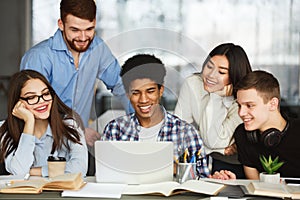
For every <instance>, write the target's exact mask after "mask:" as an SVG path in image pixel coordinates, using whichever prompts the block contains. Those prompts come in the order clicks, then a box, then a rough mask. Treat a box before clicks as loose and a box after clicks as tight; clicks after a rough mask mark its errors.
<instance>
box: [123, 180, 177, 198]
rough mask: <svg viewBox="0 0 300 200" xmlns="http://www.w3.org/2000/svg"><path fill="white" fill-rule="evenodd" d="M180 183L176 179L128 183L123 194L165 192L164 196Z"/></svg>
mask: <svg viewBox="0 0 300 200" xmlns="http://www.w3.org/2000/svg"><path fill="white" fill-rule="evenodd" d="M179 185H180V184H179V183H177V182H175V181H167V182H161V183H152V184H140V185H128V186H127V187H126V188H125V190H124V192H123V194H131V195H133V194H135V195H138V194H157V193H159V194H163V195H164V196H169V195H170V194H171V193H172V191H173V189H174V188H175V187H176V186H179Z"/></svg>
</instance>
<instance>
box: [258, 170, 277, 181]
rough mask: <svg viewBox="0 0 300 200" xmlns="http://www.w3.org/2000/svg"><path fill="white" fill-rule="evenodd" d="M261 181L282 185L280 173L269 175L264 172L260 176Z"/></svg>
mask: <svg viewBox="0 0 300 200" xmlns="http://www.w3.org/2000/svg"><path fill="white" fill-rule="evenodd" d="M259 180H260V181H261V182H266V183H280V173H276V174H267V173H265V172H262V173H260V174H259Z"/></svg>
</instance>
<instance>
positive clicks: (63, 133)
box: [0, 70, 84, 163]
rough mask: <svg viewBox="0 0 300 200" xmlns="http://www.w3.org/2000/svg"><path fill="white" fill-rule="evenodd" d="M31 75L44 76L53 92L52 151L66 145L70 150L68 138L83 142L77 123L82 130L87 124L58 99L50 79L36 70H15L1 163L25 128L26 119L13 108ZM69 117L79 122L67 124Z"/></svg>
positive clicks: (0, 141)
mask: <svg viewBox="0 0 300 200" xmlns="http://www.w3.org/2000/svg"><path fill="white" fill-rule="evenodd" d="M30 79H39V80H41V81H42V82H43V83H45V84H46V86H47V87H48V89H49V91H51V93H52V97H53V100H52V107H51V110H50V116H49V118H48V121H49V124H50V127H51V130H52V135H53V145H52V152H54V151H55V150H57V149H60V148H62V146H63V145H64V146H65V147H66V148H67V149H68V150H70V147H69V145H68V143H67V142H66V141H67V140H70V141H72V142H74V143H78V144H81V142H80V135H79V132H78V131H77V128H78V126H79V127H80V128H82V129H83V130H84V128H83V123H82V121H81V118H80V117H79V115H78V114H77V113H76V112H74V111H73V110H72V109H70V108H69V107H68V106H66V105H65V104H64V103H63V102H62V101H61V100H60V99H59V97H58V96H57V95H56V94H55V92H54V90H53V88H52V87H51V85H50V83H49V82H48V81H47V79H46V78H45V77H44V76H43V75H42V74H40V73H39V72H36V71H34V70H23V71H20V72H17V73H15V74H14V75H13V76H12V77H11V79H10V84H9V91H8V101H7V102H8V105H7V119H6V120H5V122H4V123H3V125H2V126H1V127H0V163H1V162H3V161H4V159H5V158H6V157H7V156H8V155H9V154H10V153H11V152H13V151H14V150H16V149H17V148H18V144H19V140H20V137H21V134H22V132H23V129H24V121H23V120H21V119H19V118H17V117H15V116H13V115H12V110H13V108H14V106H15V105H16V103H17V102H18V101H19V99H20V94H21V90H22V88H23V87H24V84H25V83H26V82H27V81H28V80H30ZM66 119H73V120H74V121H75V122H76V123H77V125H76V127H75V124H74V125H70V124H69V125H68V124H66V123H65V120H66ZM65 139H67V140H65Z"/></svg>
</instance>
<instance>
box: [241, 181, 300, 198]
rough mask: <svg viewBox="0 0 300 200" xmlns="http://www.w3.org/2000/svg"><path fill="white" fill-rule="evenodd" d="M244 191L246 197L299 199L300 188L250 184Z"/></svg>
mask: <svg viewBox="0 0 300 200" xmlns="http://www.w3.org/2000/svg"><path fill="white" fill-rule="evenodd" d="M244 190H245V193H246V194H247V195H259V196H269V197H279V198H292V199H300V187H299V186H294V185H285V184H272V183H265V182H252V183H250V184H249V185H248V186H246V187H244Z"/></svg>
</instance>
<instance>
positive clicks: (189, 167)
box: [175, 163, 197, 183]
mask: <svg viewBox="0 0 300 200" xmlns="http://www.w3.org/2000/svg"><path fill="white" fill-rule="evenodd" d="M175 177H176V181H177V182H179V183H184V182H185V181H187V180H191V179H196V178H197V171H196V163H177V170H176V175H175Z"/></svg>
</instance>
